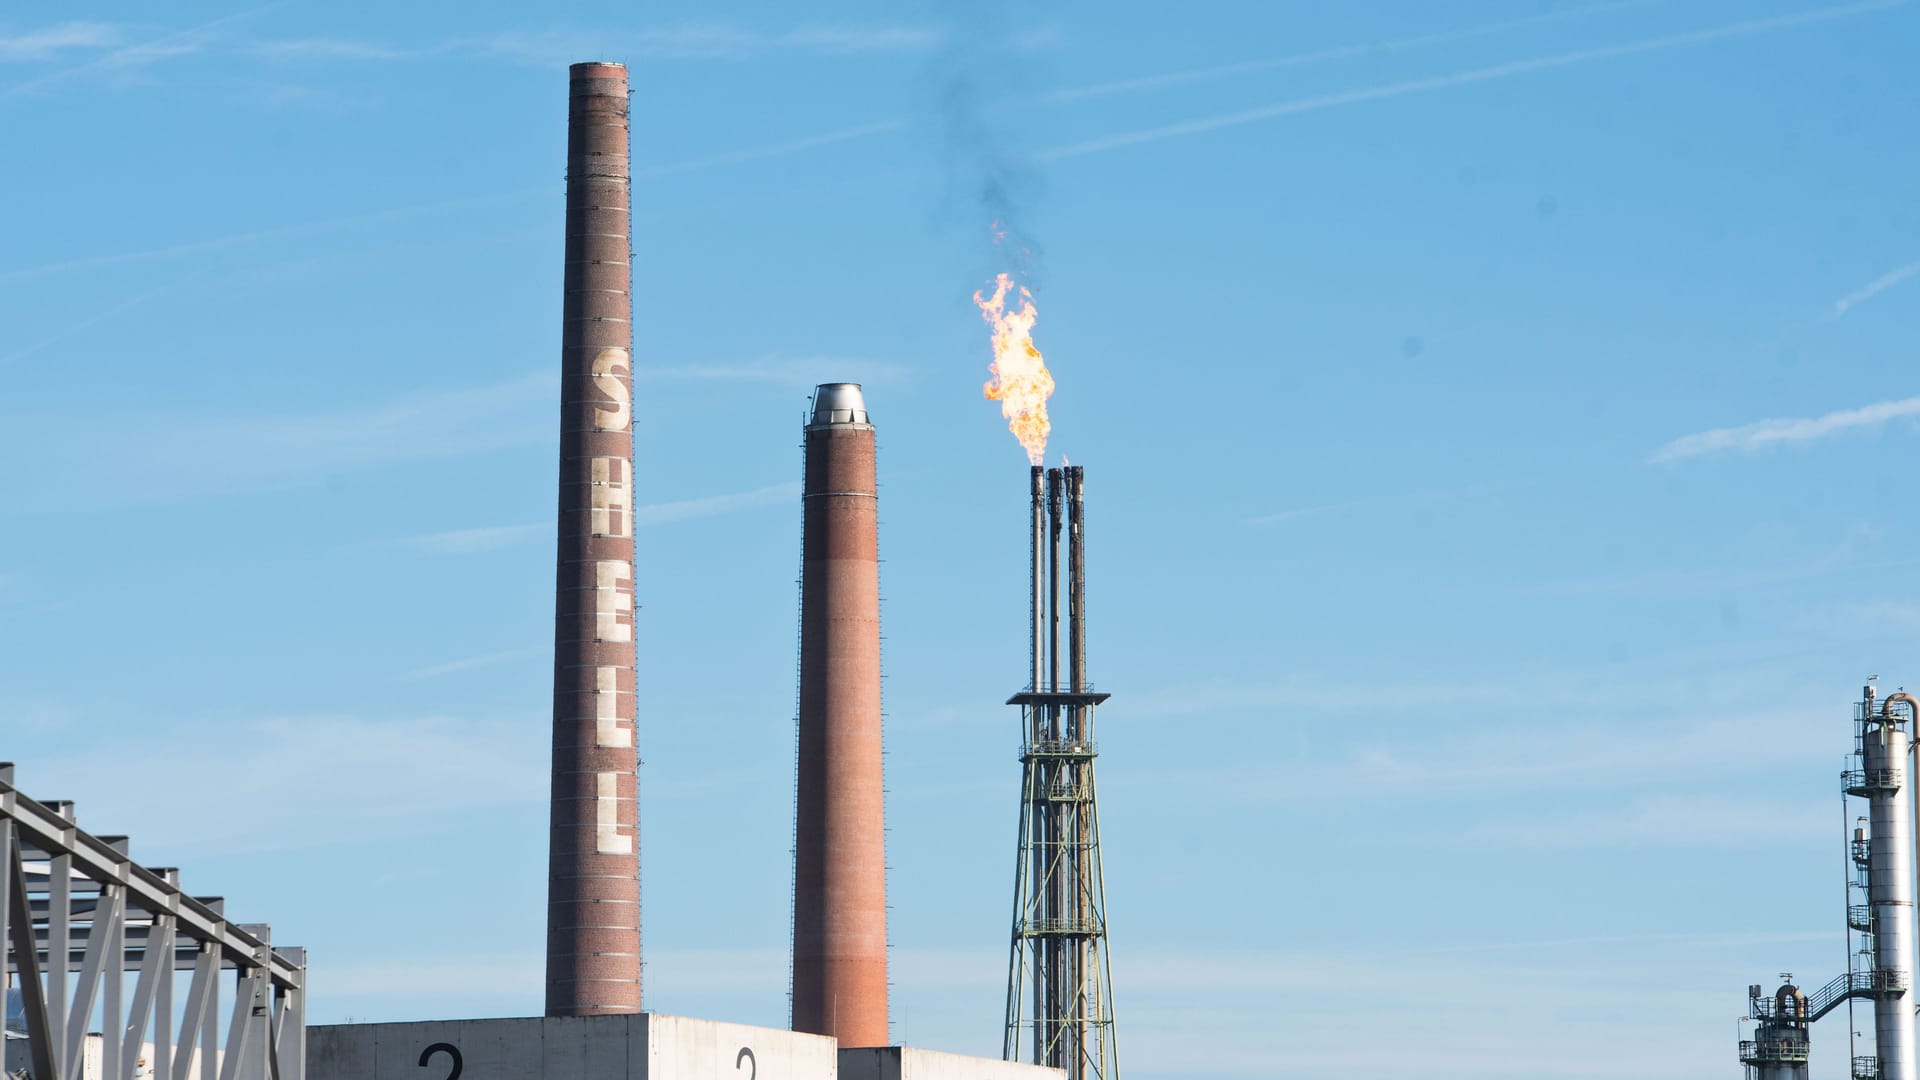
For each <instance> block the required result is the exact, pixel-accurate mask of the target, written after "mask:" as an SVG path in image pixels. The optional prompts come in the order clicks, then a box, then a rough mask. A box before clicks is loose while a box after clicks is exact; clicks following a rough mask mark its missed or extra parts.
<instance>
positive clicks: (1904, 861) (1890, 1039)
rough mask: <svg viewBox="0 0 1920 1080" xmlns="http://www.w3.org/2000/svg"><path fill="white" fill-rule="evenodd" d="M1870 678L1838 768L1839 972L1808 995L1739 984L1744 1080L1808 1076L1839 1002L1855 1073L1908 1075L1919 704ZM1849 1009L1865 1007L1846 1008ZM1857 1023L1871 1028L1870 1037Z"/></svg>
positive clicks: (1892, 1079) (1890, 1079)
mask: <svg viewBox="0 0 1920 1080" xmlns="http://www.w3.org/2000/svg"><path fill="white" fill-rule="evenodd" d="M1874 682H1875V680H1871V679H1870V680H1868V682H1867V684H1866V686H1864V687H1863V688H1862V689H1861V692H1860V700H1859V702H1858V703H1856V704H1855V705H1854V712H1853V748H1852V752H1851V753H1850V754H1849V756H1848V765H1847V768H1846V770H1845V771H1843V772H1842V773H1841V774H1840V785H1841V789H1842V790H1843V791H1844V792H1845V794H1846V796H1847V799H1848V801H1849V803H1850V807H1851V808H1853V809H1855V810H1858V811H1864V812H1863V813H1859V814H1858V816H1855V815H1853V814H1849V815H1848V816H1849V818H1851V819H1852V821H1853V824H1852V826H1851V827H1850V829H1849V835H1848V836H1847V838H1846V840H1845V843H1846V845H1847V868H1848V872H1847V882H1846V897H1847V902H1846V912H1845V914H1846V922H1847V931H1848V935H1849V938H1850V941H1849V945H1848V949H1847V969H1846V971H1845V972H1843V973H1842V974H1840V975H1838V976H1835V977H1834V978H1833V979H1832V980H1831V981H1829V982H1826V983H1824V984H1823V985H1821V986H1820V988H1819V989H1817V990H1815V991H1813V992H1812V993H1808V992H1806V991H1805V990H1802V989H1801V988H1800V987H1798V986H1796V985H1794V983H1793V981H1792V979H1791V978H1787V979H1784V980H1783V985H1781V986H1780V987H1779V988H1777V989H1775V990H1773V991H1772V992H1768V991H1767V989H1766V988H1765V987H1764V986H1761V985H1759V984H1755V985H1752V986H1749V987H1748V988H1747V1013H1746V1016H1745V1018H1744V1021H1743V1023H1744V1022H1750V1023H1751V1024H1752V1027H1751V1030H1750V1031H1746V1032H1743V1034H1742V1037H1741V1040H1740V1062H1741V1064H1742V1065H1743V1066H1744V1067H1745V1070H1746V1074H1747V1077H1748V1080H1807V1077H1808V1067H1807V1062H1808V1058H1809V1054H1810V1051H1811V1042H1812V1025H1813V1023H1814V1022H1815V1021H1817V1020H1819V1019H1820V1018H1821V1017H1824V1016H1826V1015H1827V1014H1829V1013H1832V1012H1834V1011H1836V1010H1838V1009H1840V1008H1842V1007H1843V1006H1844V1007H1845V1009H1846V1012H1847V1014H1848V1025H1847V1034H1848V1044H1849V1045H1848V1055H1847V1057H1848V1061H1849V1062H1850V1068H1849V1072H1850V1075H1851V1076H1852V1077H1853V1080H1916V1077H1917V1076H1920V1073H1916V1062H1915V1060H1914V1029H1915V1023H1916V1016H1915V1009H1914V1001H1915V998H1914V991H1913V973H1914V967H1915V953H1914V949H1915V944H1916V942H1915V937H1914V910H1913V905H1914V876H1913V873H1914V846H1913V845H1914V840H1915V833H1914V795H1915V792H1914V788H1913V784H1912V781H1911V776H1912V767H1913V752H1914V740H1913V735H1914V727H1915V722H1916V721H1920V701H1916V699H1915V698H1914V696H1913V695H1912V694H1908V693H1905V692H1899V693H1893V694H1889V695H1887V696H1886V697H1884V698H1882V697H1879V696H1878V694H1877V691H1876V688H1875V686H1874ZM1856 1009H1864V1010H1865V1011H1866V1012H1868V1013H1870V1014H1871V1015H1870V1021H1869V1018H1868V1017H1857V1016H1855V1015H1854V1013H1855V1010H1856ZM1863 1026H1864V1027H1868V1028H1870V1029H1871V1032H1872V1034H1871V1038H1870V1040H1869V1039H1868V1037H1867V1036H1866V1035H1865V1034H1864V1032H1863V1030H1862V1029H1863Z"/></svg>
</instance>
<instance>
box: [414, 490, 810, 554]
mask: <svg viewBox="0 0 1920 1080" xmlns="http://www.w3.org/2000/svg"><path fill="white" fill-rule="evenodd" d="M799 498H800V482H799V481H798V480H794V481H790V482H788V483H784V484H772V485H770V486H768V487H762V488H754V489H753V490H751V491H735V492H728V493H726V494H724V495H705V496H702V497H700V498H697V499H678V500H675V501H673V502H662V503H652V504H650V505H647V506H636V507H634V508H633V523H634V526H635V527H636V528H640V527H645V526H652V525H666V524H670V523H672V522H676V521H691V520H693V519H694V518H703V517H713V516H715V515H718V514H731V513H735V512H737V511H741V510H753V509H757V508H759V507H762V506H776V505H779V504H781V503H791V502H794V501H796V500H798V499H799ZM553 528H554V526H553V522H551V521H536V522H529V523H527V524H524V525H485V526H480V527H478V528H471V529H449V530H446V531H444V532H431V533H423V534H421V535H419V536H409V537H406V538H404V539H400V540H392V541H379V542H377V543H378V546H382V547H386V546H392V545H398V546H402V547H407V548H411V549H413V550H414V551H417V552H419V553H421V554H423V555H475V554H480V553H482V552H488V551H499V550H501V549H504V548H511V547H518V546H520V545H521V544H526V543H531V542H533V541H535V540H539V539H541V538H543V537H548V536H551V535H553Z"/></svg>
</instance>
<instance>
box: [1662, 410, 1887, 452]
mask: <svg viewBox="0 0 1920 1080" xmlns="http://www.w3.org/2000/svg"><path fill="white" fill-rule="evenodd" d="M1909 416H1920V397H1910V398H1901V399H1899V400H1898V401H1879V402H1875V403H1873V404H1872V405H1862V406H1860V407H1859V408H1857V409H1840V410H1837V411H1835V412H1830V413H1827V414H1825V415H1823V416H1816V417H1810V418H1806V417H1796V418H1784V419H1773V420H1760V421H1756V422H1754V423H1751V424H1742V425H1740V426H1739V427H1725V428H1714V429H1713V430H1711V431H1701V432H1696V433H1694V434H1692V435H1683V436H1681V437H1680V438H1678V439H1675V440H1673V441H1672V442H1670V443H1668V444H1666V445H1665V446H1662V447H1660V448H1659V449H1658V450H1655V451H1654V452H1653V453H1652V454H1649V455H1648V456H1647V460H1648V461H1649V462H1652V463H1663V462H1669V461H1683V460H1685V459H1687V458H1695V457H1700V456H1702V455H1705V454H1717V453H1723V452H1726V451H1740V452H1748V453H1750V452H1752V451H1755V450H1763V449H1766V448H1767V447H1771V446H1783V445H1790V444H1794V443H1804V442H1812V441H1814V440H1816V439H1824V438H1827V437H1828V436H1832V435H1839V434H1841V433H1843V432H1848V431H1855V430H1858V429H1862V428H1869V429H1870V428H1877V427H1880V426H1882V425H1885V424H1887V423H1889V422H1891V421H1894V420H1898V419H1901V418H1903V417H1909Z"/></svg>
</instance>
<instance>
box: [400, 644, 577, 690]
mask: <svg viewBox="0 0 1920 1080" xmlns="http://www.w3.org/2000/svg"><path fill="white" fill-rule="evenodd" d="M541 652H542V650H540V649H509V650H507V651H506V652H492V653H486V654H484V655H481V656H469V657H467V658H465V659H463V660H449V661H448V662H446V663H444V664H434V665H432V666H430V667H423V668H415V669H414V670H412V671H409V672H407V673H405V674H403V675H401V676H400V679H401V680H402V681H405V682H415V681H418V680H420V679H432V678H437V677H439V676H441V675H451V674H453V673H454V672H457V671H472V670H473V669H474V668H483V667H492V666H493V665H495V664H505V663H509V662H511V661H514V660H523V659H525V658H527V657H529V656H538V655H540V654H541Z"/></svg>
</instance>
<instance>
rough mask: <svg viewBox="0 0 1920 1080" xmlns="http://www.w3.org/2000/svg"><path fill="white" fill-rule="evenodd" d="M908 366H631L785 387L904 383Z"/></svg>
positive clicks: (647, 373) (853, 362) (815, 359)
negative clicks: (839, 383) (824, 383)
mask: <svg viewBox="0 0 1920 1080" xmlns="http://www.w3.org/2000/svg"><path fill="white" fill-rule="evenodd" d="M911 375H912V369H911V368H908V367H907V366H906V365H904V364H896V363H892V362H890V361H886V360H863V359H860V358H858V357H849V356H797V357H792V358H779V357H768V358H765V359H762V360H750V361H747V362H745V363H736V364H668V365H663V364H655V363H649V362H647V361H645V360H644V359H643V360H642V361H641V362H640V363H639V364H638V365H637V366H636V367H635V368H634V372H633V377H634V378H635V379H641V380H679V379H688V380H698V381H710V382H764V383H782V384H785V385H788V386H806V387H812V386H818V385H819V384H820V383H822V382H826V381H829V380H841V381H846V382H857V383H864V384H866V385H869V386H874V385H880V384H895V383H903V382H907V381H908V380H909V378H910V377H911Z"/></svg>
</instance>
